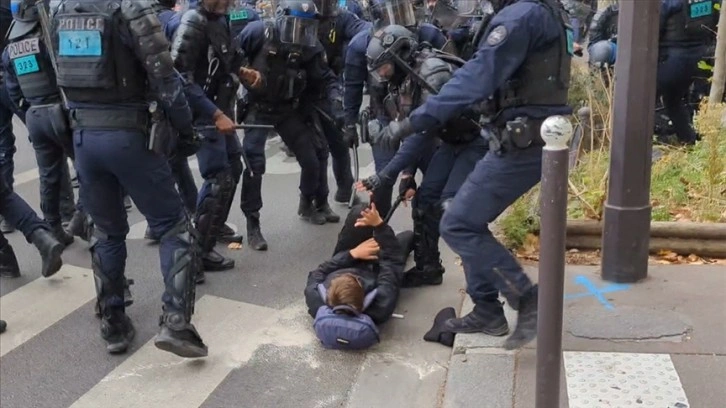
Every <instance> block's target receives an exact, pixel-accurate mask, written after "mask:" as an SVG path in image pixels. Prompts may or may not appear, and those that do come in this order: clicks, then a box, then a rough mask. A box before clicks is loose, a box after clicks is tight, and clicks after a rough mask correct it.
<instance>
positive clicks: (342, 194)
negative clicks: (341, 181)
mask: <svg viewBox="0 0 726 408" xmlns="http://www.w3.org/2000/svg"><path fill="white" fill-rule="evenodd" d="M352 185H353V184H352V183H351V186H352ZM351 194H353V195H355V197H354V198H353V205H357V204H360V198H359V197H358V195H357V194H355V191H354V190H353V188H352V187H349V188H338V190H336V191H335V197H334V198H333V199H334V200H335V202H336V203H339V204H345V205H348V203H349V202H350V196H351Z"/></svg>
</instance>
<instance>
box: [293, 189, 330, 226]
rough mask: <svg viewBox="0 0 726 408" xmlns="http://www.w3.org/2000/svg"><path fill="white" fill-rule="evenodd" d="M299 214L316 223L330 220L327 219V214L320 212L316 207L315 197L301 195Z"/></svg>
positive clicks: (304, 218)
mask: <svg viewBox="0 0 726 408" xmlns="http://www.w3.org/2000/svg"><path fill="white" fill-rule="evenodd" d="M297 215H299V216H300V218H302V219H303V220H304V221H307V222H309V223H311V224H315V225H323V224H325V223H326V222H328V221H327V220H326V219H325V215H323V214H321V213H319V212H318V211H317V210H316V209H315V204H314V203H313V199H312V198H309V197H305V196H303V195H302V194H301V195H300V205H299V206H298V207H297Z"/></svg>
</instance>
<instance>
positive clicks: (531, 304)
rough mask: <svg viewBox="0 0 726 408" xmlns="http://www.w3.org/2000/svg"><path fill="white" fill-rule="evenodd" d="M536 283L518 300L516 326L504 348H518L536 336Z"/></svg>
mask: <svg viewBox="0 0 726 408" xmlns="http://www.w3.org/2000/svg"><path fill="white" fill-rule="evenodd" d="M537 292H538V290H537V285H534V286H533V287H532V288H530V289H529V290H528V291H527V292H525V293H524V294H523V295H522V296H521V297H520V298H519V302H518V305H519V307H518V310H519V312H518V315H517V327H516V328H515V329H514V333H512V335H511V336H509V338H507V340H506V341H505V342H504V348H505V349H507V350H514V349H516V348H520V347H522V346H524V345H526V344H527V343H529V342H530V341H532V340H534V338H535V337H537Z"/></svg>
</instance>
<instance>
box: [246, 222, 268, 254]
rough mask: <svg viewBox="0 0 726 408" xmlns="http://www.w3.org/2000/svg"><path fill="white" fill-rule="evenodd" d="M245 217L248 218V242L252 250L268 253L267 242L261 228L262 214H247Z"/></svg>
mask: <svg viewBox="0 0 726 408" xmlns="http://www.w3.org/2000/svg"><path fill="white" fill-rule="evenodd" d="M245 217H246V218H247V242H249V246H250V248H252V249H254V250H255V251H267V241H266V240H265V237H263V236H262V229H261V228H260V213H259V212H253V213H249V214H245Z"/></svg>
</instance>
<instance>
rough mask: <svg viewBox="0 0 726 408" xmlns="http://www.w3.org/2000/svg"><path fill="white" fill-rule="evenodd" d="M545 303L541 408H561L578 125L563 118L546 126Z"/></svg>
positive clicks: (540, 323)
mask: <svg viewBox="0 0 726 408" xmlns="http://www.w3.org/2000/svg"><path fill="white" fill-rule="evenodd" d="M541 133H542V139H543V140H544V141H545V147H544V148H543V149H542V183H541V186H540V194H541V195H540V213H541V216H540V218H541V221H540V239H539V242H540V250H539V252H540V257H539V279H538V284H539V300H538V304H537V308H538V310H539V312H538V315H537V390H536V398H535V407H536V408H559V406H560V365H561V364H562V303H563V297H564V296H563V295H564V286H565V235H566V226H567V176H568V162H569V156H570V152H569V148H568V146H567V143H568V142H569V141H570V138H572V124H570V121H569V120H568V119H567V118H565V117H562V116H551V117H549V118H547V120H545V121H544V123H542V128H541Z"/></svg>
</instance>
